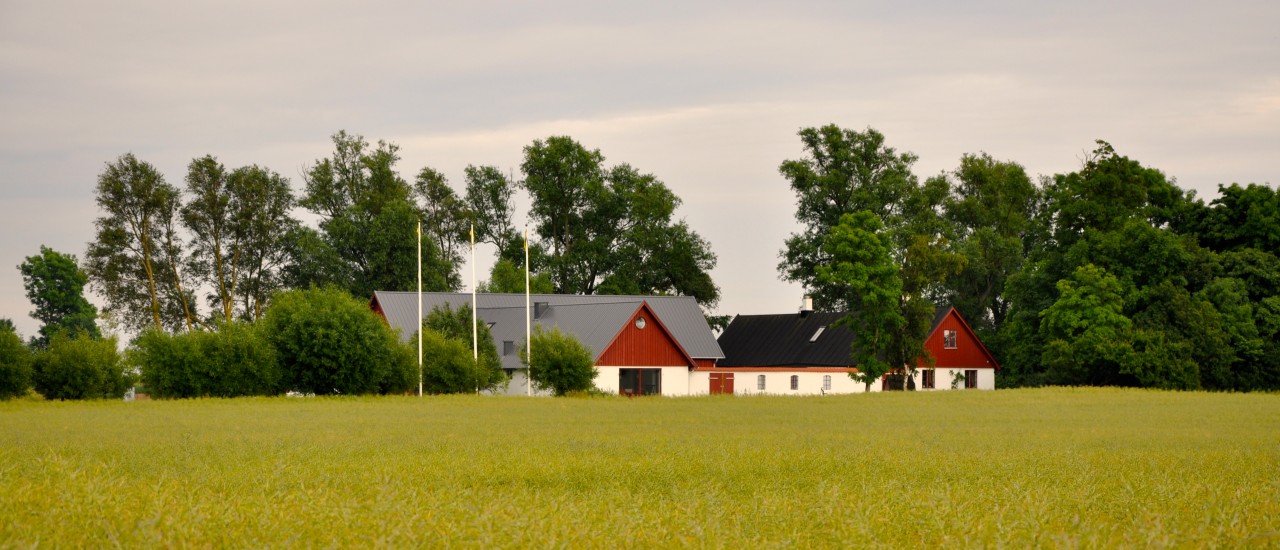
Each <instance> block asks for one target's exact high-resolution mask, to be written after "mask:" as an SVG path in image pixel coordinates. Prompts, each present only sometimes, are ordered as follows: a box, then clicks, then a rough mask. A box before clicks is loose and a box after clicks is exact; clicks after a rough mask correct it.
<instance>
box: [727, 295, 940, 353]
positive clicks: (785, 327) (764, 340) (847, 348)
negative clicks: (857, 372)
mask: <svg viewBox="0 0 1280 550" xmlns="http://www.w3.org/2000/svg"><path fill="white" fill-rule="evenodd" d="M950 311H951V307H949V306H948V307H939V308H938V309H937V311H935V312H934V316H933V329H937V328H938V323H941V322H942V320H943V319H944V318H946V316H947V314H948V313H950ZM845 315H846V314H845V313H843V312H819V311H808V312H804V311H802V312H799V313H784V314H774V315H739V316H737V317H734V318H733V321H731V322H729V326H727V327H725V329H724V332H723V333H722V334H721V335H720V338H718V339H717V340H716V341H717V342H718V343H719V344H720V349H721V350H722V351H723V352H724V359H721V360H719V361H716V366H720V367H850V366H856V365H855V364H854V362H853V358H852V355H853V331H852V330H850V329H849V328H848V327H845V326H832V325H834V324H835V322H836V321H838V320H840V318H842V317H844V316H845ZM818 329H823V330H822V333H821V334H818ZM815 334H816V335H817V338H814V335H815Z"/></svg>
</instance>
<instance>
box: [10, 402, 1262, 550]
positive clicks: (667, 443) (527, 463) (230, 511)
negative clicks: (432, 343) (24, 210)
mask: <svg viewBox="0 0 1280 550" xmlns="http://www.w3.org/2000/svg"><path fill="white" fill-rule="evenodd" d="M1277 479H1280V396H1277V395H1258V394H1208V393H1167V392H1154V391H1133V390H1107V389H1101V390H1098V389H1089V390H1086V389H1038V390H1007V391H1006V390H1001V391H995V392H974V391H969V392H965V391H957V392H937V393H909V394H903V393H886V394H870V395H848V396H827V397H805V398H786V397H746V398H741V397H740V398H732V397H704V398H684V399H667V398H641V399H632V400H628V399H622V398H581V399H550V398H546V399H527V398H493V397H475V396H460V397H426V398H417V397H389V398H387V397H384V398H273V399H234V400H189V401H143V402H132V403H126V402H116V401H112V402H87V403H85V402H79V403H73V402H65V403H64V402H38V401H31V400H17V401H10V402H5V403H0V547H5V548H8V547H28V546H40V547H45V546H52V547H62V546H77V547H83V546H90V547H101V546H127V547H138V546H146V547H154V546H234V547H241V546H253V547H261V546H272V547H290V546H292V547H315V546H369V545H377V546H406V545H415V546H451V547H494V546H498V547H527V546H532V547H752V548H754V547H848V546H894V547H901V546H917V545H926V546H949V547H957V546H959V547H971V546H1012V547H1025V546H1038V547H1043V546H1050V547H1057V546H1068V547H1078V546H1084V547H1099V546H1101V547H1111V546H1144V547H1145V546H1179V547H1185V546H1191V547H1201V546H1232V547H1238V546H1249V547H1277V546H1280V481H1277Z"/></svg>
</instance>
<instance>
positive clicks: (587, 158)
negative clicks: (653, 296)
mask: <svg viewBox="0 0 1280 550" xmlns="http://www.w3.org/2000/svg"><path fill="white" fill-rule="evenodd" d="M603 162H604V156H603V155H601V154H600V152H599V151H597V150H588V149H586V148H585V147H583V146H582V145H581V144H579V143H578V142H576V141H574V140H573V139H571V138H569V137H564V136H553V137H550V138H548V139H547V140H546V141H542V140H537V141H534V142H533V144H532V145H529V146H528V147H525V160H524V163H523V164H522V169H523V171H524V173H525V180H524V182H523V186H524V188H525V189H526V190H527V191H528V192H529V195H530V198H531V199H532V205H531V207H530V219H531V221H532V222H533V224H534V228H535V230H536V232H537V234H538V236H540V237H541V238H542V239H543V240H544V243H545V248H546V249H547V250H548V251H549V252H548V256H547V258H546V264H547V265H546V267H547V269H548V270H549V274H550V275H551V279H552V281H553V282H554V283H555V285H556V291H557V292H561V293H569V294H597V293H601V292H609V293H620V294H649V293H672V294H683V295H687V296H692V297H694V298H695V299H697V300H698V302H699V303H701V304H702V305H703V306H704V307H712V306H714V304H715V303H716V301H717V300H719V297H720V290H719V288H718V287H716V286H715V284H714V283H713V282H712V281H711V278H710V275H709V272H710V270H711V269H713V268H714V267H715V262H716V258H715V255H714V254H713V253H712V252H711V250H710V246H709V245H708V243H707V242H706V241H705V240H703V239H702V238H701V237H700V236H699V235H698V234H697V233H695V232H694V231H692V230H691V229H690V228H689V227H688V225H687V224H685V223H684V222H683V221H681V222H675V221H673V220H672V217H673V214H674V212H675V209H676V208H677V207H678V206H679V205H680V199H679V197H677V196H676V195H675V194H674V193H672V192H671V190H670V189H669V188H667V186H666V184H664V183H662V182H661V181H660V180H658V179H657V178H656V177H654V176H653V175H652V174H644V173H641V172H639V171H638V170H636V169H635V168H632V167H631V166H630V165H627V164H621V165H618V166H614V167H612V168H608V169H606V168H605V167H604V166H603Z"/></svg>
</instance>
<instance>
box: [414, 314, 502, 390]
mask: <svg viewBox="0 0 1280 550" xmlns="http://www.w3.org/2000/svg"><path fill="white" fill-rule="evenodd" d="M471 322H472V317H471V306H470V305H464V306H462V307H460V308H458V309H456V310H455V309H453V308H452V307H449V306H448V305H445V306H444V307H436V308H433V309H432V310H431V312H430V313H428V314H427V317H426V318H425V319H423V320H422V328H423V330H424V331H425V332H434V333H436V334H438V335H440V336H441V337H443V338H444V339H446V340H452V341H457V342H460V343H462V344H463V348H462V349H463V350H464V351H465V354H464V356H465V357H464V358H463V359H465V361H463V360H461V359H457V358H443V357H437V358H435V360H437V361H441V362H440V363H438V365H439V366H440V367H442V368H444V369H446V370H447V369H456V368H459V367H464V368H465V370H463V371H456V370H455V371H453V372H451V373H449V374H445V375H442V376H441V377H440V380H441V383H442V385H441V386H439V387H437V388H435V390H433V393H471V392H478V391H481V390H492V389H494V388H496V387H497V386H498V385H499V384H503V383H505V382H506V381H507V375H506V373H505V372H503V371H502V358H501V357H500V356H499V355H498V348H497V345H495V344H494V343H493V333H492V332H490V331H489V325H488V324H487V323H485V322H484V321H483V320H481V319H478V318H477V319H476V330H475V334H476V347H477V349H476V351H478V352H479V356H480V360H479V361H478V362H477V361H475V360H474V358H473V357H472V349H471V336H472V330H471ZM429 340H430V338H426V339H424V340H423V342H424V344H425V343H426V342H428V341H429ZM433 345H436V346H437V347H438V348H439V353H452V351H453V350H455V349H456V346H453V345H444V344H439V343H434V344H433ZM423 355H424V356H429V355H430V354H427V352H426V348H425V347H424V348H423Z"/></svg>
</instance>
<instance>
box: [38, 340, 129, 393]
mask: <svg viewBox="0 0 1280 550" xmlns="http://www.w3.org/2000/svg"><path fill="white" fill-rule="evenodd" d="M32 366H33V369H32V370H33V376H32V379H33V381H34V383H35V388H36V391H38V392H40V394H41V395H43V396H44V397H45V398H46V399H119V398H121V397H124V392H125V391H126V390H127V389H129V386H130V385H132V383H133V376H132V375H131V374H128V373H126V372H125V370H124V366H123V362H122V361H121V359H120V353H119V352H118V351H116V339H115V338H114V337H112V338H92V337H90V336H89V335H88V334H84V333H81V334H80V335H78V336H76V337H75V338H69V337H67V336H65V335H63V334H55V335H53V338H52V339H51V340H50V341H49V347H48V348H46V349H45V350H43V351H40V352H39V353H36V354H35V359H34V362H33V365H32Z"/></svg>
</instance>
